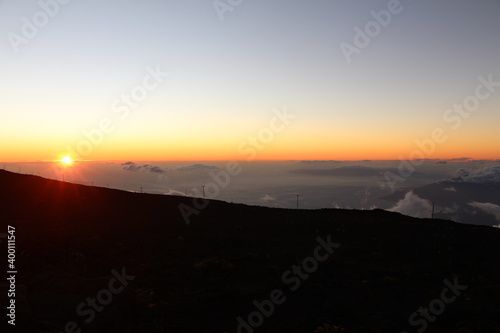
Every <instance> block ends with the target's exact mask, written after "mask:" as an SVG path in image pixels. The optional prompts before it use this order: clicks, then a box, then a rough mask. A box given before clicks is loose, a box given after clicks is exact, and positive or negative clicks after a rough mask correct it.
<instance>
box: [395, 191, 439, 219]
mask: <svg viewBox="0 0 500 333" xmlns="http://www.w3.org/2000/svg"><path fill="white" fill-rule="evenodd" d="M388 210H389V211H391V212H398V213H401V214H404V215H408V216H413V217H420V218H424V217H431V212H432V203H431V202H430V201H429V200H425V199H422V198H420V197H419V196H418V195H416V194H415V193H413V191H410V192H408V193H406V195H405V197H404V199H402V200H400V201H399V202H398V203H397V204H396V205H395V206H394V207H392V208H390V209H388Z"/></svg>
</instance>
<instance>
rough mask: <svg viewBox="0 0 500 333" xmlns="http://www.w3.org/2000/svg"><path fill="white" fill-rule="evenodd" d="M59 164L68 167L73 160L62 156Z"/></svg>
mask: <svg viewBox="0 0 500 333" xmlns="http://www.w3.org/2000/svg"><path fill="white" fill-rule="evenodd" d="M61 162H63V163H64V164H66V165H70V164H71V163H73V159H72V158H71V157H69V156H64V157H63V158H62V159H61Z"/></svg>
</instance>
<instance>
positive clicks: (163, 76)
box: [0, 0, 500, 162]
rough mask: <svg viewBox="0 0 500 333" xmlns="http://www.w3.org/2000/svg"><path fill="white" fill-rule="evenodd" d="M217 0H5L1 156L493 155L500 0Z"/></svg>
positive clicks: (499, 87) (499, 154)
mask: <svg viewBox="0 0 500 333" xmlns="http://www.w3.org/2000/svg"><path fill="white" fill-rule="evenodd" d="M61 2H64V1H62V0H61ZM44 3H48V5H41V4H44ZM220 3H222V4H226V5H225V6H229V5H227V1H225V0H224V1H222V0H221V1H220ZM390 3H392V7H391V5H390ZM54 4H57V6H58V7H59V8H56V7H55V6H54ZM43 6H45V7H46V9H45V11H49V13H48V14H46V13H45V12H44V9H43V8H42V7H43ZM389 7H390V9H392V10H393V11H394V12H397V14H394V13H392V14H390V15H391V17H390V19H387V16H383V15H382V16H380V15H379V16H378V17H379V20H383V19H386V21H382V24H380V23H375V22H376V21H375V18H374V15H373V13H380V11H382V10H383V11H384V12H383V13H387V12H388V13H391V12H390V11H389V10H390V9H388V8H389ZM220 8H223V7H219V9H218V10H219V12H218V10H217V9H216V8H215V7H214V4H213V2H212V1H208V0H206V1H171V0H162V1H160V0H146V1H138V0H137V1H132V0H109V1H97V0H85V1H80V0H73V1H69V3H67V4H60V3H59V2H56V0H53V1H49V0H45V1H41V2H38V1H31V0H30V1H16V0H3V1H1V0H0V35H1V36H2V37H1V39H0V96H1V98H0V110H1V111H0V112H1V118H0V120H1V121H0V140H1V145H0V160H1V161H3V162H14V161H38V160H42V161H46V160H57V159H60V158H62V157H63V156H65V155H72V156H74V158H77V159H84V160H136V161H139V160H158V161H159V160H165V161H167V160H205V161H206V160H229V159H241V160H245V159H256V160H269V159H275V160H290V159H294V160H299V159H309V160H312V159H334V160H355V159H398V158H399V157H403V158H409V156H410V155H411V154H412V152H414V151H415V150H418V149H420V150H422V149H421V148H419V145H418V144H417V143H416V142H415V141H419V142H427V143H428V145H427V146H424V147H430V146H429V145H430V143H429V142H430V140H433V131H435V129H441V130H440V135H438V136H439V138H440V140H439V141H440V142H437V143H435V142H434V143H433V144H432V145H435V149H432V151H431V152H430V153H425V152H424V157H427V158H432V159H434V158H435V159H438V158H456V157H463V156H467V157H471V158H474V159H499V158H500V150H499V147H500V136H499V135H498V128H499V125H500V66H499V62H500V43H499V36H500V1H497V0H475V1H465V0H464V1H457V0H442V1H423V0H421V1H409V0H406V1H401V2H400V4H399V5H398V6H396V5H395V2H394V1H389V4H388V1H355V0H333V1H332V0H318V1H306V0H302V1H297V0H281V1H264V0H259V1H257V0H254V1H243V2H242V3H241V4H240V5H238V6H236V7H235V8H231V10H227V11H225V12H223V13H222V12H221V9H220ZM225 8H226V9H227V8H228V7H225ZM371 11H374V12H373V13H371ZM49 14H50V15H49ZM375 16H376V15H375ZM221 18H223V20H222V19H221ZM367 24H368V27H372V28H373V27H375V28H376V27H378V28H379V31H375V32H373V30H372V31H371V32H370V31H369V33H370V34H372V35H373V37H368V38H370V39H371V41H370V42H369V44H368V43H367V44H368V45H362V46H363V47H358V48H357V50H358V51H357V52H356V53H353V54H351V55H350V56H348V57H346V54H345V52H343V48H342V45H344V47H345V45H346V44H349V45H352V46H353V47H356V43H355V41H354V39H355V35H356V33H357V32H356V31H359V30H355V28H356V27H359V28H360V29H361V30H365V27H366V26H367ZM37 25H38V26H37ZM383 25H385V27H384V26H383ZM33 28H35V29H33ZM358 37H359V36H358ZM358 42H359V38H358ZM343 43H344V44H343ZM358 46H359V45H358ZM344 51H345V48H344ZM348 58H349V59H348ZM167 73H168V75H167ZM488 80H489V81H492V83H491V82H490V84H489V85H488V86H485V82H486V81H488ZM496 82H499V83H496ZM134 94H135V96H136V97H128V96H131V95H134ZM478 94H479V95H478ZM127 98H130V100H129V101H128V102H127ZM134 98H135V99H134ZM474 101H479V104H478V105H477V106H473V107H472V108H473V109H474V111H473V112H470V116H469V112H463V113H462V114H460V113H458V112H452V111H448V110H449V109H450V108H453V107H454V105H455V104H457V105H459V104H462V103H464V102H470V103H474ZM285 113H288V114H289V115H290V116H289V118H286V119H280V117H279V116H278V114H280V115H281V117H283V114H285ZM292 116H293V117H292ZM85 133H87V135H86V134H85ZM259 134H260V137H261V138H260V139H259V138H257V139H256V140H257V141H256V142H257V143H256V144H255V143H252V142H253V141H252V140H251V139H249V137H252V136H257V137H258V135H259ZM92 141H93V142H92ZM252 151H253V153H252ZM83 152H85V153H83Z"/></svg>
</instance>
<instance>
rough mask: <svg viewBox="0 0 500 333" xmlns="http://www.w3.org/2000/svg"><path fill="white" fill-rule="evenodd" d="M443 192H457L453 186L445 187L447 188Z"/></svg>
mask: <svg viewBox="0 0 500 333" xmlns="http://www.w3.org/2000/svg"><path fill="white" fill-rule="evenodd" d="M444 190H445V191H451V192H456V191H457V189H456V188H454V187H453V186H450V187H447V188H445V189H444Z"/></svg>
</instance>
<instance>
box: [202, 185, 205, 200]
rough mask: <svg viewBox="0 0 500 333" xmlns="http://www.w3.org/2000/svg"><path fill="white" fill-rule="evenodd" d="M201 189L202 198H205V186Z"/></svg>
mask: <svg viewBox="0 0 500 333" xmlns="http://www.w3.org/2000/svg"><path fill="white" fill-rule="evenodd" d="M202 189H203V197H205V186H202Z"/></svg>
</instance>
